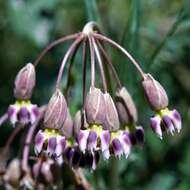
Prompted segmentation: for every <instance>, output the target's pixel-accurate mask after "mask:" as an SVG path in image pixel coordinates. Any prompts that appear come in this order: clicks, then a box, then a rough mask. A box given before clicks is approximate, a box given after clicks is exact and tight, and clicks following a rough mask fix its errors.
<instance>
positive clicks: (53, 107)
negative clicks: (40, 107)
mask: <svg viewBox="0 0 190 190" xmlns="http://www.w3.org/2000/svg"><path fill="white" fill-rule="evenodd" d="M66 117H67V103H66V100H65V97H64V96H63V94H62V92H61V91H60V90H59V89H57V90H56V91H55V93H54V94H53V96H52V97H51V99H50V101H49V103H48V106H47V110H46V112H45V116H44V126H45V127H46V128H53V129H60V128H61V127H62V126H63V123H64V121H65V119H66Z"/></svg>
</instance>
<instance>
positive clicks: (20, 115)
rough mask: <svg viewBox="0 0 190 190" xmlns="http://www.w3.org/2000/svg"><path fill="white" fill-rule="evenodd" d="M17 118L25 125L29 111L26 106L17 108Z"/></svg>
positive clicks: (28, 117)
mask: <svg viewBox="0 0 190 190" xmlns="http://www.w3.org/2000/svg"><path fill="white" fill-rule="evenodd" d="M18 120H19V122H20V123H21V124H23V125H27V124H28V123H29V122H30V113H29V111H28V109H27V108H26V107H22V108H21V109H20V110H19V112H18Z"/></svg>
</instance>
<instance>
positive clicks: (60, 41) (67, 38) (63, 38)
mask: <svg viewBox="0 0 190 190" xmlns="http://www.w3.org/2000/svg"><path fill="white" fill-rule="evenodd" d="M80 34H81V32H80V33H76V34H72V35H68V36H64V37H62V38H59V39H58V40H55V41H54V42H52V43H51V44H49V45H48V46H47V47H46V48H45V49H44V50H43V51H42V52H41V53H40V54H39V55H38V57H37V59H36V60H35V61H34V63H33V64H34V65H35V66H37V65H38V63H39V62H40V60H41V59H42V58H43V57H44V55H45V54H46V53H47V52H48V51H49V50H50V49H51V48H53V47H54V46H56V45H58V44H61V43H63V42H65V41H67V40H71V39H75V38H77V37H78V36H79V35H80Z"/></svg>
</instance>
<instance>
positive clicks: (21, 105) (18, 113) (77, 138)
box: [1, 22, 181, 189]
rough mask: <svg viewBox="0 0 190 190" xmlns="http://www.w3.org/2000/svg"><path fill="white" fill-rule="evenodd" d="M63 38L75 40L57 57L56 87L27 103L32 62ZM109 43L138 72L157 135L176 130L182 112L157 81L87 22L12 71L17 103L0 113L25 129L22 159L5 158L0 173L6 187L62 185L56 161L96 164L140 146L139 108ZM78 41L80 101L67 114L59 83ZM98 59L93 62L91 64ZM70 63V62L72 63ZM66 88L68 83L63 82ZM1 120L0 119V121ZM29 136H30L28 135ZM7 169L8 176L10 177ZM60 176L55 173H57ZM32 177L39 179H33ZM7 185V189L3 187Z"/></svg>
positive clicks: (33, 79)
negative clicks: (42, 101) (111, 84)
mask: <svg viewBox="0 0 190 190" xmlns="http://www.w3.org/2000/svg"><path fill="white" fill-rule="evenodd" d="M67 40H74V42H73V43H72V44H71V45H70V46H69V48H68V50H67V51H66V53H65V56H64V58H63V61H62V63H61V66H60V69H59V73H58V75H57V81H56V85H55V91H54V93H53V94H52V96H51V98H50V100H49V102H48V103H47V105H45V106H37V105H36V104H32V103H31V101H30V99H31V97H32V93H33V89H34V87H35V83H36V74H35V70H36V66H37V64H38V63H39V61H40V60H41V59H42V57H43V56H44V55H45V54H46V53H47V51H48V50H49V49H51V48H52V47H54V46H55V45H57V44H59V43H63V42H65V41H67ZM105 42H107V43H109V44H111V45H112V46H113V47H114V48H116V49H119V50H120V51H121V52H123V53H124V54H125V55H126V56H127V57H128V58H129V59H130V61H131V62H132V63H133V64H134V66H135V68H136V69H137V71H138V72H139V74H140V76H141V77H142V88H143V90H144V93H145V96H146V98H147V100H148V103H149V104H150V106H151V108H152V109H153V111H154V112H155V115H154V116H153V117H151V119H150V126H151V128H152V130H153V131H154V132H155V133H156V134H157V136H158V137H160V138H162V137H163V132H164V131H167V132H168V133H170V134H172V135H173V134H174V132H175V131H177V132H180V130H181V117H180V114H179V113H178V112H177V110H175V109H174V110H172V111H170V110H169V108H168V97H167V94H166V91H165V90H164V88H163V87H162V86H161V84H160V83H159V82H158V81H156V80H155V79H154V78H153V76H152V75H151V74H146V73H144V72H143V70H142V68H141V67H140V65H139V64H138V63H137V62H136V61H135V59H134V58H133V57H132V56H131V55H130V54H129V53H128V52H127V50H125V49H124V48H123V47H121V46H120V45H119V44H117V43H116V42H114V41H113V40H111V39H110V38H107V37H106V36H104V35H102V34H101V33H100V32H99V29H98V27H97V25H96V24H95V23H94V22H90V23H87V24H86V25H85V27H84V29H83V31H82V32H79V33H77V34H73V35H68V36H66V37H63V38H60V39H58V40H57V41H55V42H53V43H52V44H50V45H49V46H47V48H45V49H44V50H43V51H42V53H41V54H40V55H39V57H38V58H37V60H36V61H35V62H34V64H31V63H28V64H26V66H24V67H23V68H22V69H21V70H20V71H19V72H18V74H17V76H16V79H15V89H14V96H15V98H16V103H15V104H11V105H10V106H9V107H8V111H7V113H6V114H5V115H4V116H3V117H2V118H3V122H4V121H6V120H9V121H10V123H11V124H12V125H13V126H14V128H15V130H16V129H17V128H18V127H19V126H21V127H22V128H24V129H25V130H27V134H26V140H25V144H24V147H23V154H22V158H21V159H16V160H13V161H11V162H10V164H9V165H8V167H7V171H6V172H5V173H4V176H3V182H4V184H5V187H8V188H9V189H11V188H10V187H12V189H14V188H19V187H23V186H24V187H25V188H28V189H30V188H34V187H35V186H37V187H39V188H41V189H43V188H45V186H44V184H46V185H47V184H49V185H50V186H51V185H52V184H53V185H57V186H59V185H61V184H60V182H58V180H57V179H60V178H59V177H60V175H61V170H60V167H61V165H63V164H66V165H68V166H69V167H70V168H74V169H76V168H79V167H87V168H90V169H91V170H95V169H96V167H97V164H98V162H99V160H100V158H101V156H102V157H103V159H104V160H109V158H110V157H111V156H114V157H116V158H118V159H120V158H121V156H124V157H125V158H126V159H127V158H128V156H129V155H130V153H131V151H132V149H133V147H134V146H143V144H144V129H143V127H142V126H141V125H139V122H138V113H137V109H136V106H135V103H134V101H133V98H132V96H131V95H130V93H129V91H128V90H127V87H126V86H124V85H122V84H121V81H120V80H119V76H118V74H117V72H116V70H115V68H114V65H113V64H112V62H111V60H110V59H109V56H108V54H107V52H106V49H105V48H104V43H105ZM81 45H82V47H83V59H82V67H83V69H82V70H83V73H82V75H83V91H82V93H83V100H82V102H83V106H82V107H81V109H80V110H78V111H77V113H76V114H75V117H74V118H72V116H71V114H70V110H69V102H68V101H67V98H65V96H64V95H63V92H62V90H61V88H60V86H61V85H60V84H61V79H62V75H63V71H64V68H65V65H66V63H67V62H68V59H69V58H73V57H74V55H75V53H76V52H77V50H78V48H79V47H80V46H81ZM88 48H89V49H90V68H91V72H90V86H87V83H86V78H87V77H86V75H87V72H86V67H87V66H86V65H87V52H88ZM96 64H97V66H96ZM71 67H72V64H70V68H69V69H71ZM97 67H99V71H100V77H101V80H100V81H101V84H102V86H99V84H100V83H99V82H98V83H96V81H97V80H96V79H95V78H96V76H97V75H96V68H97ZM105 67H107V68H108V70H109V71H110V73H111V75H110V77H111V78H113V80H112V81H115V83H116V90H115V92H114V91H113V92H112V93H111V91H110V89H109V88H108V82H107V80H108V79H107V76H106V74H105ZM66 89H68V88H66ZM1 124H2V122H1ZM32 139H34V141H33V140H32ZM30 144H31V145H33V148H34V153H35V158H36V159H35V163H34V164H32V165H30V164H29V161H28V160H29V145H30ZM10 173H12V174H13V177H12V178H11V177H10ZM57 176H59V177H57ZM36 180H37V181H38V183H36ZM8 188H7V189H8Z"/></svg>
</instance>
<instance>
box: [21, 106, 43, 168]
mask: <svg viewBox="0 0 190 190" xmlns="http://www.w3.org/2000/svg"><path fill="white" fill-rule="evenodd" d="M45 109H46V106H42V107H41V108H40V116H39V117H38V119H37V120H36V122H35V123H34V124H33V125H32V126H31V127H30V128H29V130H28V132H27V135H26V139H25V144H24V148H23V153H22V161H21V169H22V171H24V172H28V170H29V167H28V160H29V151H30V144H31V142H32V138H33V136H34V132H35V130H36V128H37V126H38V124H39V122H40V120H41V119H42V117H43V116H44V112H45Z"/></svg>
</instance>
